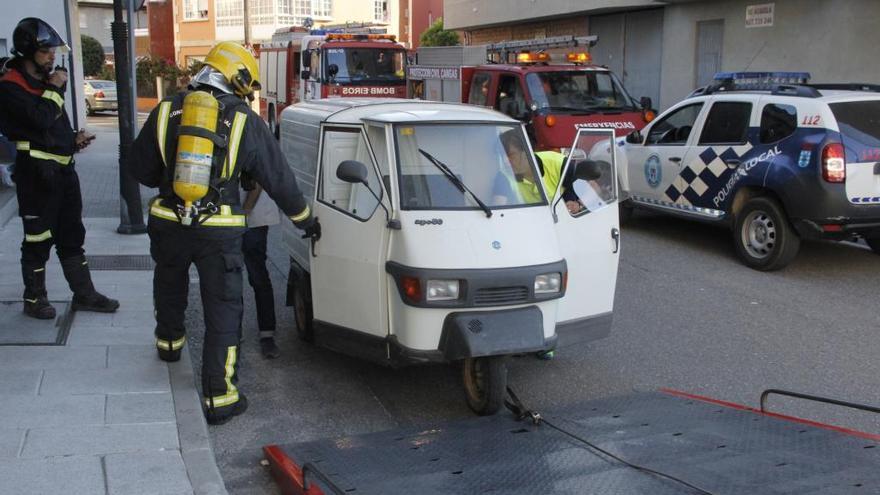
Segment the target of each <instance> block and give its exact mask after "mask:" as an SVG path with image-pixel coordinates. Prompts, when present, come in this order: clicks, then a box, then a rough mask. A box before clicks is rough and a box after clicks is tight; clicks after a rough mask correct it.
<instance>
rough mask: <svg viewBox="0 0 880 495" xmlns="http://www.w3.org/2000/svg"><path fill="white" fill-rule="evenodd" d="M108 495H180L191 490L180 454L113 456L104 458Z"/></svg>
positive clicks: (189, 492)
mask: <svg viewBox="0 0 880 495" xmlns="http://www.w3.org/2000/svg"><path fill="white" fill-rule="evenodd" d="M104 465H105V466H106V468H107V491H108V493H109V494H110V495H178V494H179V495H183V494H192V493H193V489H192V486H191V485H190V482H189V477H187V474H186V467H185V466H184V464H183V458H182V457H181V456H180V452H179V451H176V450H175V451H168V452H150V453H137V454H112V455H108V456H106V457H105V458H104Z"/></svg>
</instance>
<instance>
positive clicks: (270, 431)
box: [188, 213, 880, 494]
mask: <svg viewBox="0 0 880 495" xmlns="http://www.w3.org/2000/svg"><path fill="white" fill-rule="evenodd" d="M270 246H271V248H270V250H271V252H270V258H271V262H272V265H273V266H272V268H273V269H272V272H273V281H274V283H275V286H276V301H277V303H278V315H279V345H280V346H281V348H282V350H283V356H282V357H281V358H279V359H276V360H272V361H266V360H263V359H261V358H260V356H259V351H258V346H257V338H256V315H255V310H254V306H253V295H252V293H251V292H250V289H249V288H247V289H246V291H245V301H246V310H245V317H244V328H245V330H244V334H245V338H246V341H245V343H244V344H243V352H242V363H243V367H242V371H241V381H240V387H241V389H242V390H244V391H245V392H246V393H247V395H248V398H249V400H250V403H251V406H250V410H249V411H248V413H247V414H246V415H244V416H242V417H240V418H236V419H235V420H234V421H232V422H230V423H228V424H227V425H224V426H220V427H212V428H211V435H212V439H213V442H214V446H215V449H216V455H217V460H218V463H219V464H220V466H221V471H222V473H223V476H224V479H225V481H226V484H227V487H228V489H229V490H230V493H233V494H250V493H276V489H275V488H274V486H273V485H272V482H271V479H270V477H269V475H268V472H267V470H266V469H265V468H264V467H262V466H260V460H261V459H262V454H261V451H260V448H261V447H262V446H263V445H266V444H271V443H279V444H284V443H290V442H297V441H304V440H311V439H316V438H323V437H338V436H344V435H352V434H358V433H365V432H371V431H380V430H385V429H389V428H395V427H398V426H404V425H413V424H415V425H423V424H429V423H434V422H439V421H444V420H451V419H459V418H467V417H469V416H470V415H471V413H470V412H469V410H468V409H467V407H466V405H465V403H464V400H463V396H462V394H463V392H462V390H461V386H460V376H459V375H460V372H459V370H458V369H454V368H452V367H447V366H432V367H422V368H408V369H403V370H398V371H394V370H390V369H384V368H381V367H378V366H374V365H372V364H368V363H364V362H361V361H359V360H357V359H353V358H349V357H345V356H341V355H338V354H335V353H332V352H329V351H326V350H322V349H317V348H314V347H311V346H309V345H307V344H304V343H301V342H300V341H298V340H297V338H296V336H295V331H294V323H293V311H292V308H288V307H285V306H284V305H283V302H284V290H285V284H286V281H285V276H286V272H287V266H288V262H287V259H286V257H285V255H284V253H283V250H282V248H281V246H280V236H279V235H278V232H272V233H271V234H270ZM622 246H623V247H622V254H621V263H620V274H619V280H618V286H617V294H616V300H615V319H614V327H613V330H612V335H611V337H609V338H608V339H605V340H603V341H600V342H596V343H593V344H591V345H588V346H581V347H577V348H568V349H563V350H561V351H559V352H557V357H556V359H554V360H553V361H547V362H545V361H539V360H537V359H534V358H531V357H524V358H515V359H513V360H511V362H510V378H509V379H510V384H511V385H512V386H513V387H514V389H515V390H517V392H518V393H519V395H520V396H521V397H522V398H523V399H524V401H525V402H526V403H527V404H528V405H530V406H532V407H534V408H535V409H537V410H540V409H541V408H542V407H543V408H548V407H556V406H563V405H569V404H574V403H579V402H582V401H585V400H589V399H593V398H600V397H607V396H612V395H620V394H626V393H629V392H632V391H634V390H654V389H657V388H659V387H671V388H675V389H679V390H683V391H687V392H692V393H697V394H703V395H708V396H711V397H715V398H720V399H724V400H729V401H734V402H739V403H743V404H748V405H752V406H754V405H757V400H758V396H759V394H760V392H761V391H762V390H764V389H766V388H783V389H789V390H794V391H800V392H806V393H812V394H818V395H824V396H830V397H836V398H841V399H846V400H852V401H856V402H863V403H872V404H875V405H876V404H880V393H878V382H880V379H878V376H880V364H878V360H877V356H878V355H880V339H878V338H877V336H876V334H877V331H878V329H880V310H878V309H877V301H878V292H880V291H878V289H880V282H878V277H877V273H878V271H880V256H877V255H875V254H874V253H872V252H871V251H869V250H868V249H867V248H866V247H865V246H862V245H856V244H834V243H815V242H808V243H804V244H803V247H802V251H801V253H800V255H799V256H798V258H797V259H796V260H795V261H794V263H792V265H790V266H789V267H788V268H787V269H785V270H783V271H780V272H774V273H760V272H756V271H753V270H750V269H748V268H745V267H744V266H743V265H741V264H740V263H739V261H737V259H736V258H735V255H734V251H733V246H732V242H731V241H730V234H729V232H728V231H726V230H725V229H722V228H717V227H713V226H707V225H702V224H697V223H690V222H686V221H682V220H677V219H671V218H666V217H661V216H657V215H653V214H649V213H640V214H638V215H637V216H636V218H635V219H634V220H633V222H632V223H630V224H629V225H626V226H625V227H624V228H623V245H622ZM191 294H193V295H194V296H193V297H194V298H195V299H197V296H198V291H197V290H193V291H191ZM190 308H192V311H191V312H190V317H189V322H188V328H189V329H190V335H191V338H192V340H190V344H191V345H192V347H191V351H193V353H194V354H195V356H194V357H195V358H196V361H198V359H199V356H197V354H198V353H199V352H200V350H199V349H200V346H199V344H200V343H201V336H200V335H198V334H199V333H200V331H201V328H202V325H201V318H202V317H201V314H200V311H201V309H200V303H199V301H197V300H192V304H191V306H190ZM770 405H771V407H772V408H773V409H774V410H776V411H779V412H785V413H789V414H794V415H797V416H802V417H807V418H811V419H815V420H819V421H826V422H831V423H835V424H841V425H846V426H848V427H852V428H857V429H861V430H864V431H869V432H873V433H880V420H878V419H877V418H876V416H872V415H869V414H867V413H859V412H848V411H842V410H840V409H837V408H830V407H828V406H821V405H813V404H804V403H802V402H801V403H796V402H792V401H789V400H785V399H781V398H775V399H771V403H770Z"/></svg>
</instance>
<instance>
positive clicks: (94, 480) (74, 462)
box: [0, 456, 106, 495]
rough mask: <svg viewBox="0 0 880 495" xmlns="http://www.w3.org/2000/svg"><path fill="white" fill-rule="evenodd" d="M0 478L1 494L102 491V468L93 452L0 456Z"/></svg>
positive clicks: (90, 494)
mask: <svg viewBox="0 0 880 495" xmlns="http://www.w3.org/2000/svg"><path fill="white" fill-rule="evenodd" d="M0 480H2V481H0V483H2V486H0V488H2V493H4V494H6V493H8V494H14V495H45V494H47V493H76V494H89V495H100V494H103V493H106V492H105V486H104V470H103V469H102V467H101V458H100V457H97V456H72V457H53V458H50V459H13V460H0Z"/></svg>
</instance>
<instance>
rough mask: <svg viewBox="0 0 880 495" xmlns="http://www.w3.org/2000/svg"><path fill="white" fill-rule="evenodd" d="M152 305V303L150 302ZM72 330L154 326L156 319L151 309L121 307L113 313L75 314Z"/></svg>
mask: <svg viewBox="0 0 880 495" xmlns="http://www.w3.org/2000/svg"><path fill="white" fill-rule="evenodd" d="M151 303H152V301H151ZM73 325H74V326H73V328H75V327H76V325H84V326H89V327H146V328H150V327H152V326H155V325H156V317H155V316H154V315H153V309H152V307H150V308H146V309H144V308H143V307H138V308H137V309H134V308H131V309H129V308H124V307H121V308H120V309H119V310H118V311H117V312H115V313H85V312H77V313H76V316H75V317H74V319H73Z"/></svg>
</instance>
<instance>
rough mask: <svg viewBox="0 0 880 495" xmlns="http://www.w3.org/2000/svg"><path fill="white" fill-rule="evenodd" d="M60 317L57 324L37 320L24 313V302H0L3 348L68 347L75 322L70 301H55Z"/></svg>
mask: <svg viewBox="0 0 880 495" xmlns="http://www.w3.org/2000/svg"><path fill="white" fill-rule="evenodd" d="M51 303H52V305H53V306H55V310H56V311H57V313H58V316H56V317H55V320H54V321H52V320H37V319H34V318H31V317H29V316H25V315H24V313H23V312H22V304H23V303H22V301H21V300H18V301H0V320H2V321H3V324H0V347H2V346H23V345H25V346H34V345H51V346H54V345H65V344H66V343H67V335H68V334H69V333H70V325H71V323H72V322H73V311H71V310H70V302H69V301H51Z"/></svg>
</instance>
